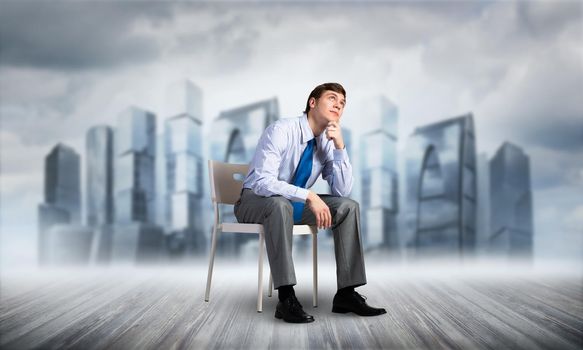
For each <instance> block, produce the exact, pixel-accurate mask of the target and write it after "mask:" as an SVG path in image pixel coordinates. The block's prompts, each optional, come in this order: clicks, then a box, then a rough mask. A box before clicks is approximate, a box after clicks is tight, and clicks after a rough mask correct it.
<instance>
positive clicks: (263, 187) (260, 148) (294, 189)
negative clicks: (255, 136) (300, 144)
mask: <svg viewBox="0 0 583 350" xmlns="http://www.w3.org/2000/svg"><path fill="white" fill-rule="evenodd" d="M287 148H288V136H287V135H286V133H285V132H284V131H283V130H282V129H281V128H280V127H278V126H277V125H275V124H272V125H270V126H269V127H268V128H267V129H265V131H264V132H263V134H262V135H261V138H260V139H259V143H258V145H257V149H256V150H255V155H254V156H253V161H252V164H253V167H254V168H253V170H252V171H253V172H254V173H255V174H254V177H255V179H256V181H255V182H254V184H253V188H252V190H253V192H254V193H255V194H256V195H258V196H263V197H271V196H276V195H280V196H283V197H285V198H287V199H289V200H292V201H294V202H305V201H306V198H307V197H308V193H309V191H308V190H307V189H305V188H301V187H298V186H294V185H292V184H289V183H287V182H285V181H280V180H279V179H278V175H279V167H280V165H281V159H282V155H283V154H284V152H285V151H286V150H287Z"/></svg>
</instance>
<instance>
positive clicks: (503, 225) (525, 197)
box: [490, 142, 533, 258]
mask: <svg viewBox="0 0 583 350" xmlns="http://www.w3.org/2000/svg"><path fill="white" fill-rule="evenodd" d="M490 191H491V201H490V202H491V207H490V213H491V225H490V231H491V236H490V245H491V248H492V251H493V252H495V253H499V254H502V255H504V256H508V257H527V258H528V257H531V256H532V240H533V217H532V191H531V187H530V160H529V157H528V156H527V155H526V154H525V153H524V151H523V150H522V149H521V148H520V147H518V146H516V145H514V144H512V143H509V142H504V143H503V144H502V146H500V148H499V149H498V151H496V154H495V155H494V157H493V158H492V160H490Z"/></svg>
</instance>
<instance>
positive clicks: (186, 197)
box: [164, 81, 206, 253]
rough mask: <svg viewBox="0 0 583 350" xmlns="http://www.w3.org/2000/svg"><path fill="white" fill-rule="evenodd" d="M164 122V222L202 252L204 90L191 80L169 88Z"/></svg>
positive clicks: (190, 246)
mask: <svg viewBox="0 0 583 350" xmlns="http://www.w3.org/2000/svg"><path fill="white" fill-rule="evenodd" d="M166 101H167V102H166V103H167V106H166V111H167V113H169V114H167V119H166V121H165V134H164V141H165V145H164V148H165V152H164V157H165V163H166V167H165V169H164V170H165V176H166V186H165V202H166V203H165V213H166V215H165V221H166V225H165V226H166V227H167V229H168V231H170V232H171V233H173V234H176V235H178V236H180V237H181V238H182V239H183V240H184V242H185V243H186V249H187V250H188V251H190V252H194V253H203V252H204V251H205V248H206V238H205V230H204V218H203V215H204V214H203V210H204V207H203V200H204V198H203V195H204V191H203V179H204V177H203V150H202V121H203V117H202V90H201V89H200V88H199V87H197V86H196V85H194V84H193V83H192V82H190V81H182V82H179V83H176V84H173V85H171V86H170V87H169V89H168V93H167V99H166Z"/></svg>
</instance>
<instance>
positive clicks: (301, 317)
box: [275, 295, 314, 323]
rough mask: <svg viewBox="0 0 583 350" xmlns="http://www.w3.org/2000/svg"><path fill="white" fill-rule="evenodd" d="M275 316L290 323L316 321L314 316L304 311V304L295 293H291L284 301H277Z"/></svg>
mask: <svg viewBox="0 0 583 350" xmlns="http://www.w3.org/2000/svg"><path fill="white" fill-rule="evenodd" d="M275 318H278V319H283V320H284V321H285V322H289V323H310V322H314V316H312V315H308V314H307V313H305V312H304V309H303V308H302V304H300V302H299V301H298V299H297V298H296V296H295V295H290V296H289V297H288V298H287V299H285V300H284V301H280V302H279V303H277V307H276V308H275Z"/></svg>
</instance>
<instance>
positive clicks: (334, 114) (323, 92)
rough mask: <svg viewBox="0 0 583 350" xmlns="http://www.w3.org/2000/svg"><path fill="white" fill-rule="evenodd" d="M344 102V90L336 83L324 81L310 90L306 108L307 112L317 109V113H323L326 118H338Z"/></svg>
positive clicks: (342, 110)
mask: <svg viewBox="0 0 583 350" xmlns="http://www.w3.org/2000/svg"><path fill="white" fill-rule="evenodd" d="M345 104H346V90H344V88H343V87H342V85H340V84H338V83H325V84H321V85H318V86H316V87H315V88H314V90H312V92H311V93H310V96H309V97H308V101H307V102H306V110H305V111H304V113H306V114H308V113H309V112H310V111H311V110H312V109H317V112H318V114H323V115H324V117H327V118H326V119H331V120H336V121H338V119H340V117H341V116H342V112H344V105H345Z"/></svg>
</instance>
